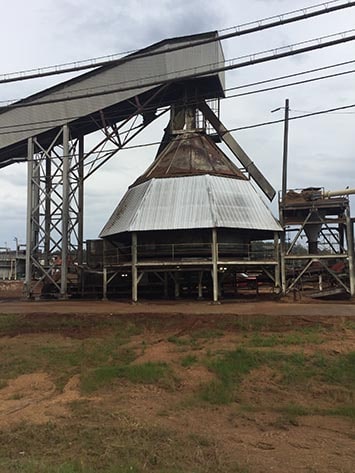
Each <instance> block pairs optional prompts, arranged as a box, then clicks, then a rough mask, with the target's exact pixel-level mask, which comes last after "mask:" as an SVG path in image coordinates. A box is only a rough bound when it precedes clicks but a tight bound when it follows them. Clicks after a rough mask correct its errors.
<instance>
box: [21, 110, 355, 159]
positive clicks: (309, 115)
mask: <svg viewBox="0 0 355 473" xmlns="http://www.w3.org/2000/svg"><path fill="white" fill-rule="evenodd" d="M354 107H355V103H353V104H350V105H343V106H341V107H333V108H328V109H324V110H318V111H314V112H310V113H306V114H304V115H299V116H297V117H289V121H293V120H300V119H302V118H309V117H312V116H316V115H324V114H328V113H333V112H336V111H338V110H348V109H350V108H354ZM284 121H285V120H284V118H280V119H279V120H270V121H266V122H260V123H254V124H252V125H245V126H241V127H236V128H229V129H228V130H227V132H228V133H231V132H233V131H244V130H250V129H253V128H259V127H263V126H268V125H274V124H278V123H284ZM175 139H176V140H179V139H187V138H185V137H184V138H175ZM160 143H161V141H154V142H150V143H142V144H139V145H130V146H125V147H124V148H121V149H122V150H127V149H136V148H144V147H146V146H156V145H160ZM115 150H116V148H110V149H106V150H102V151H95V152H93V153H91V154H96V155H100V154H103V153H111V152H114V151H115ZM117 150H118V149H117ZM71 156H78V153H73V154H71ZM62 157H63V156H62ZM18 159H21V158H18ZM22 159H23V160H26V161H28V160H27V158H25V157H24V158H22ZM42 159H46V158H45V157H44V158H42ZM52 159H58V158H57V157H56V158H52ZM33 161H37V160H33Z"/></svg>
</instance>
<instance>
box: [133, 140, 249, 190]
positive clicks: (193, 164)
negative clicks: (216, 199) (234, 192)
mask: <svg viewBox="0 0 355 473" xmlns="http://www.w3.org/2000/svg"><path fill="white" fill-rule="evenodd" d="M201 174H213V175H217V176H226V177H233V178H234V179H244V180H245V179H246V177H245V176H244V174H243V173H242V172H241V171H240V170H239V169H238V168H237V166H236V165H235V164H234V163H232V161H231V160H230V159H229V158H228V157H227V156H226V155H225V154H224V153H223V151H222V150H221V149H220V148H218V146H217V145H216V144H215V143H214V141H213V140H212V139H211V138H210V137H209V136H207V135H206V133H204V132H194V131H185V132H184V133H181V134H178V135H176V136H175V137H174V138H173V140H172V141H171V142H170V143H169V144H168V145H167V146H166V148H165V149H164V150H163V151H162V152H161V153H160V154H159V156H157V157H156V159H155V161H154V162H153V164H152V165H151V166H150V167H149V168H148V169H147V171H146V172H145V173H144V174H143V175H142V176H140V177H139V178H138V179H137V180H136V181H135V183H134V184H133V185H132V187H133V186H135V185H137V184H140V183H142V182H144V181H147V180H149V179H152V178H157V177H159V178H166V177H179V176H192V175H201Z"/></svg>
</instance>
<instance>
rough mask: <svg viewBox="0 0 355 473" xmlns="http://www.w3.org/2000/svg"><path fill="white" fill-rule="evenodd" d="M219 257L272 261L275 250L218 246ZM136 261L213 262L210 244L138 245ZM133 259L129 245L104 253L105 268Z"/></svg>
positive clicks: (221, 244) (251, 246)
mask: <svg viewBox="0 0 355 473" xmlns="http://www.w3.org/2000/svg"><path fill="white" fill-rule="evenodd" d="M217 251H218V258H219V259H226V258H232V259H233V258H234V259H236V260H242V261H261V260H262V261H272V260H275V250H274V247H273V246H272V247H271V245H270V246H264V247H262V248H258V247H255V245H253V244H241V243H218V244H217ZM137 259H138V262H139V261H142V260H156V261H162V262H163V261H164V262H172V263H175V262H184V261H185V262H187V261H191V262H193V261H196V262H198V261H201V260H202V261H212V244H211V243H163V244H154V243H147V244H142V245H138V246H137ZM131 260H132V252H131V246H121V247H119V248H110V249H107V248H106V249H105V250H104V265H106V266H110V265H124V264H129V263H130V262H131Z"/></svg>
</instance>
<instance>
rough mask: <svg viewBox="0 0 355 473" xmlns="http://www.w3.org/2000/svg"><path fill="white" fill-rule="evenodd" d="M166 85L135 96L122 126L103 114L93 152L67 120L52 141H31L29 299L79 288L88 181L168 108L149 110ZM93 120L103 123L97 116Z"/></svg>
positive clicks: (27, 255) (29, 140)
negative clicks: (144, 97)
mask: <svg viewBox="0 0 355 473" xmlns="http://www.w3.org/2000/svg"><path fill="white" fill-rule="evenodd" d="M163 88H165V86H163V87H161V88H160V89H159V90H158V91H157V92H156V93H155V94H154V95H153V96H151V97H150V98H149V99H148V100H146V101H145V103H143V104H141V103H140V101H139V98H138V97H136V98H134V99H133V101H132V105H134V111H133V112H132V114H131V115H130V116H128V117H127V118H126V119H125V120H122V121H121V122H120V123H119V124H116V123H112V120H111V121H110V122H109V121H108V120H106V117H105V113H104V112H101V113H100V123H99V125H100V131H101V132H102V134H103V138H102V139H101V140H99V141H98V142H97V143H96V144H95V145H94V146H93V147H92V148H91V149H90V150H88V151H84V136H83V135H81V136H79V137H73V136H72V133H71V129H70V125H68V124H66V125H64V126H62V127H61V128H60V129H59V130H58V132H57V134H56V135H55V137H54V138H53V139H52V141H51V142H50V143H49V144H48V143H47V144H46V145H44V144H43V140H41V137H32V138H29V139H28V147H27V148H28V153H27V168H28V175H27V235H26V247H27V251H26V278H25V287H24V291H25V297H27V298H32V297H34V295H35V294H38V293H39V292H41V290H42V291H43V286H45V285H48V286H49V287H50V288H51V289H50V291H51V292H52V293H54V294H55V295H56V296H58V297H60V298H62V299H66V298H67V297H68V289H69V286H70V284H72V283H73V284H74V285H75V286H76V288H78V287H79V286H80V284H79V282H78V281H79V279H80V276H81V270H82V263H83V243H84V241H83V214H84V211H83V210H84V183H85V180H86V179H88V178H89V177H90V176H91V175H92V174H93V173H94V172H96V171H97V170H98V169H99V168H100V167H101V166H103V165H104V164H105V163H106V162H107V161H108V160H110V159H111V158H112V157H113V156H115V155H116V154H117V153H118V151H120V150H121V149H122V148H124V147H125V146H126V145H127V144H128V143H129V142H130V141H131V140H132V139H133V138H134V137H136V136H137V135H138V134H139V133H140V132H141V131H142V130H143V129H144V128H146V126H148V125H149V124H150V123H151V122H152V121H153V120H155V119H156V118H158V117H160V116H161V115H162V114H163V113H165V112H166V111H167V110H162V111H160V112H159V113H157V112H156V111H155V113H152V111H151V110H150V109H148V105H149V102H151V100H153V99H154V97H156V95H157V94H158V93H159V92H160V91H161V90H163ZM147 111H148V112H147ZM91 119H92V120H93V121H94V122H95V124H96V125H97V124H98V122H97V118H93V117H92V118H91Z"/></svg>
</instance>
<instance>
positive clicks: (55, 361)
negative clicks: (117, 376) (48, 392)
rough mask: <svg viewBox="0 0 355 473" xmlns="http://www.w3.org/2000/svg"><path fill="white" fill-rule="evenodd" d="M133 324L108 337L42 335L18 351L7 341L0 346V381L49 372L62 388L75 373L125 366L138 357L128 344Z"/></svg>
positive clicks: (15, 345) (17, 347)
mask: <svg viewBox="0 0 355 473" xmlns="http://www.w3.org/2000/svg"><path fill="white" fill-rule="evenodd" d="M131 333H136V331H135V330H134V327H133V328H132V327H131V326H125V327H121V329H120V330H119V331H118V332H117V333H113V334H110V335H106V337H104V338H103V337H100V338H99V337H91V338H88V339H84V340H80V339H78V338H68V337H66V338H63V337H60V338H58V337H57V336H54V335H51V334H50V335H43V341H42V342H41V341H37V340H32V341H30V342H28V344H27V345H25V346H22V347H21V349H20V350H19V346H18V345H17V344H13V343H11V341H5V342H3V343H2V344H1V345H0V359H1V361H0V384H2V385H5V384H6V382H7V380H9V379H12V378H16V377H17V376H20V375H22V374H28V373H33V372H36V371H46V372H48V373H49V374H50V375H52V377H53V378H54V380H55V381H56V384H57V386H58V388H62V387H63V386H64V385H65V384H66V382H67V381H68V380H69V378H70V377H71V376H73V375H75V374H83V373H86V372H87V371H90V370H92V369H95V368H98V367H100V366H102V365H107V364H111V363H112V364H116V365H126V364H129V363H130V362H132V361H133V360H134V359H135V358H136V356H137V355H136V353H135V351H134V350H133V349H131V348H129V347H126V346H125V344H127V342H129V340H130V336H131Z"/></svg>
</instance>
